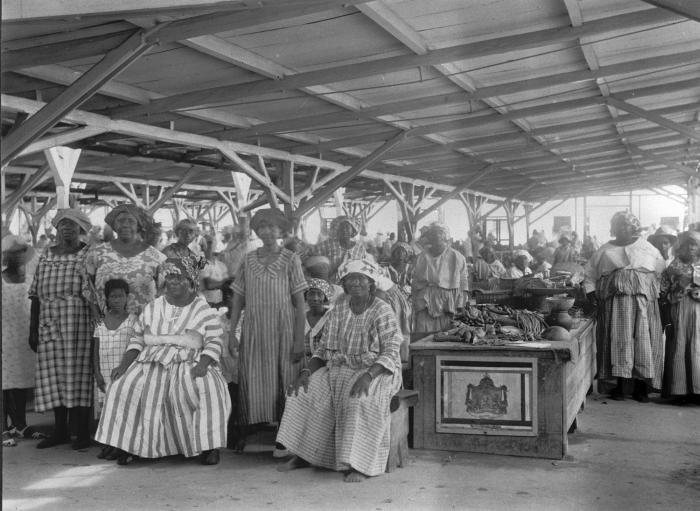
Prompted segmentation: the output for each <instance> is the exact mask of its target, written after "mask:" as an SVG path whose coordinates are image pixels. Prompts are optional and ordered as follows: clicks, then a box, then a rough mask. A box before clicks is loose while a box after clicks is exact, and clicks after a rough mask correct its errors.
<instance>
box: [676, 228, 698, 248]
mask: <svg viewBox="0 0 700 511" xmlns="http://www.w3.org/2000/svg"><path fill="white" fill-rule="evenodd" d="M690 240H693V241H694V242H695V243H696V244H697V245H698V246H699V247H700V232H698V231H685V232H682V233H680V234H679V235H678V246H679V247H681V246H683V245H684V244H685V243H687V242H688V241H690Z"/></svg>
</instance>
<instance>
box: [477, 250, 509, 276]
mask: <svg viewBox="0 0 700 511" xmlns="http://www.w3.org/2000/svg"><path fill="white" fill-rule="evenodd" d="M473 271H474V280H477V281H483V280H489V279H500V278H504V277H505V276H506V273H507V272H508V270H506V268H505V266H503V263H502V262H501V261H499V260H498V258H497V257H496V252H494V250H493V249H492V248H491V247H482V248H481V250H479V257H477V258H476V259H475V260H474V270H473Z"/></svg>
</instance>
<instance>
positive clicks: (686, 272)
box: [661, 258, 700, 396]
mask: <svg viewBox="0 0 700 511" xmlns="http://www.w3.org/2000/svg"><path fill="white" fill-rule="evenodd" d="M693 280H694V279H693V265H692V264H691V263H683V262H682V261H681V260H680V259H678V258H676V259H674V260H673V261H672V262H671V264H670V265H669V266H668V268H666V270H664V273H663V274H662V277H661V294H662V295H663V296H666V297H667V298H668V301H669V303H670V304H671V321H672V323H673V335H672V336H670V338H668V339H666V360H665V364H664V381H663V388H662V390H663V393H664V395H669V396H679V395H680V396H683V395H688V394H700V302H698V301H696V300H693V299H692V298H690V296H689V295H688V289H689V288H690V287H691V286H697V285H698V284H700V283H696V282H693Z"/></svg>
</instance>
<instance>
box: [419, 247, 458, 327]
mask: <svg viewBox="0 0 700 511" xmlns="http://www.w3.org/2000/svg"><path fill="white" fill-rule="evenodd" d="M465 291H469V274H468V271H467V261H466V259H464V256H463V255H462V254H460V253H459V252H457V251H456V250H455V249H453V248H449V247H448V248H446V249H445V250H444V251H443V252H442V254H440V255H439V256H437V257H433V256H432V255H430V254H429V253H428V252H421V254H420V255H418V258H417V259H416V266H415V268H414V269H413V277H412V279H411V295H412V300H413V325H414V326H413V332H421V333H431V332H437V331H440V330H444V329H446V328H449V327H450V321H451V320H452V316H453V315H454V314H455V312H457V309H458V308H460V307H464V305H465V297H464V292H465Z"/></svg>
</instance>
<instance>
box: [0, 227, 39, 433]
mask: <svg viewBox="0 0 700 511" xmlns="http://www.w3.org/2000/svg"><path fill="white" fill-rule="evenodd" d="M34 254H35V252H34V249H33V248H32V247H31V246H29V245H28V244H27V243H26V242H25V241H24V240H22V239H20V238H19V237H17V236H13V235H9V236H5V237H4V238H3V240H2V259H3V266H6V268H5V269H4V270H3V271H2V407H3V427H2V430H3V445H6V444H5V441H7V442H8V444H7V445H16V444H17V442H16V441H15V440H14V438H12V437H18V438H26V437H31V436H32V434H34V433H35V432H34V431H32V429H31V428H29V429H28V426H27V412H26V406H27V394H28V391H29V390H30V389H31V388H33V387H34V372H35V369H36V355H35V354H34V352H33V351H32V350H31V349H30V347H29V345H28V344H27V339H28V338H29V311H30V302H29V299H28V298H27V291H28V290H29V284H30V282H31V281H30V280H29V278H30V277H31V275H27V273H26V268H27V263H28V262H29V261H30V260H31V259H32V258H33V257H34ZM8 418H9V419H10V421H9V423H8V420H7V419H8ZM6 436H9V437H10V438H5V437H6Z"/></svg>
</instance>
